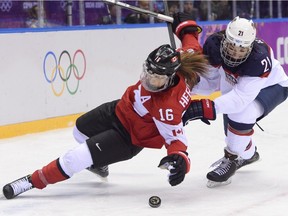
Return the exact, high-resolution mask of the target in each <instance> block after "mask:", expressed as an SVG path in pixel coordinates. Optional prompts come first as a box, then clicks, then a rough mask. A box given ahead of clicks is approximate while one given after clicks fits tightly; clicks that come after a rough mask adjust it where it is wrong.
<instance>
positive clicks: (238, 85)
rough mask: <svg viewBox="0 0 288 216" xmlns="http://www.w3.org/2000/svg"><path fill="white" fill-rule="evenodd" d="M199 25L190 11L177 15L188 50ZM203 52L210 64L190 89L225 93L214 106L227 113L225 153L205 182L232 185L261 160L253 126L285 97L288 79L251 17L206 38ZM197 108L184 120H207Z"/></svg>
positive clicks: (176, 25)
mask: <svg viewBox="0 0 288 216" xmlns="http://www.w3.org/2000/svg"><path fill="white" fill-rule="evenodd" d="M195 26H197V24H196V23H195V22H194V21H193V20H192V19H191V17H190V16H189V15H187V14H183V13H177V14H175V15H174V22H173V31H174V33H175V34H176V35H177V36H178V37H179V39H180V40H181V42H182V46H183V47H184V49H189V46H190V44H191V41H193V42H195V37H194V36H195V34H194V33H193V32H195V31H196V30H197V28H196V27H195ZM195 28H196V29H195ZM203 54H204V55H205V56H207V57H208V60H209V63H210V69H209V73H207V74H204V76H201V77H200V81H199V83H198V84H197V85H196V86H195V87H194V88H193V90H192V92H193V93H195V94H201V95H209V94H210V93H212V92H214V91H220V92H221V96H220V97H218V98H216V99H215V100H214V103H212V105H214V108H215V110H216V114H220V113H222V114H223V116H224V130H225V142H226V147H225V149H224V157H223V158H221V159H220V160H218V161H217V162H215V163H214V164H213V165H215V166H214V170H212V171H211V172H209V173H208V174H207V178H208V183H207V186H208V187H215V186H218V185H222V184H228V183H230V182H231V176H233V175H234V174H235V172H236V171H237V170H238V169H239V168H241V167H243V166H244V165H247V164H250V163H253V162H255V161H257V160H258V159H259V154H258V152H257V148H256V144H255V143H254V142H252V135H253V126H254V125H255V124H256V122H257V121H259V120H260V119H262V118H263V117H265V116H267V115H268V114H269V113H270V112H271V111H272V110H273V109H274V108H275V107H277V106H278V105H279V104H280V103H282V102H283V101H285V100H286V98H287V95H288V88H287V87H288V77H287V75H286V73H285V71H284V70H283V68H282V66H281V65H280V63H279V61H278V60H277V59H275V58H274V54H273V50H272V49H271V47H270V46H269V45H267V44H266V43H265V42H264V41H263V40H261V39H259V38H257V37H256V28H255V25H254V23H253V21H252V20H247V19H244V18H240V17H235V18H234V19H233V20H232V21H231V22H230V23H229V24H228V26H227V28H226V30H224V31H220V32H215V33H214V34H212V35H210V36H209V37H208V38H207V40H206V41H205V43H204V45H203ZM193 105H194V104H193ZM196 111H197V113H198V114H195V109H194V106H190V107H189V108H188V110H187V112H186V113H185V114H184V116H183V121H184V122H188V121H189V120H191V119H196V118H197V116H198V118H201V119H202V120H205V121H207V120H209V119H205V118H203V115H201V112H200V113H199V109H198V110H196Z"/></svg>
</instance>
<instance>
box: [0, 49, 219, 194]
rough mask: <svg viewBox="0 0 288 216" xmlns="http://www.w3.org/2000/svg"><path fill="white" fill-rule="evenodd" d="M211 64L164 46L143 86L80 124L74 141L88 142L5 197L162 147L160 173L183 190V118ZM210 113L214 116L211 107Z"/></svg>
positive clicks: (186, 164)
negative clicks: (165, 171)
mask: <svg viewBox="0 0 288 216" xmlns="http://www.w3.org/2000/svg"><path fill="white" fill-rule="evenodd" d="M207 64H208V62H207V60H206V59H205V58H204V57H203V56H202V55H201V54H198V53H189V52H182V53H181V57H180V53H179V52H178V51H176V50H174V49H172V48H171V47H170V46H169V45H162V46H160V47H159V48H157V49H156V50H154V51H153V52H151V53H150V54H149V56H148V58H147V59H146V61H145V62H144V64H143V71H142V73H141V76H140V80H139V81H138V82H137V83H136V84H135V85H132V86H130V87H128V88H127V90H126V92H125V93H124V94H123V96H122V98H121V99H120V100H115V101H112V102H108V103H104V104H102V105H100V106H99V107H97V108H95V109H93V110H91V111H90V112H88V113H86V114H84V115H83V116H81V117H80V118H79V119H78V120H77V122H76V128H75V130H74V136H75V138H79V139H78V140H79V141H81V139H82V138H83V137H86V138H88V139H87V140H86V141H85V139H83V140H84V141H83V143H82V144H81V145H79V146H78V147H76V148H74V149H71V150H69V151H67V152H66V153H65V154H64V155H63V156H60V157H59V158H57V159H56V160H53V161H52V162H50V163H49V164H48V165H46V166H44V167H43V168H42V169H39V170H36V171H34V172H33V173H32V174H31V175H27V176H24V177H22V178H20V179H18V180H15V181H13V182H11V183H9V184H7V185H5V186H4V187H3V194H4V196H5V197H6V198H7V199H12V198H14V197H16V196H18V195H19V194H21V193H23V192H25V191H27V190H30V189H32V188H37V189H43V188H45V187H46V186H47V185H49V184H54V183H57V182H60V181H64V180H66V179H68V178H70V177H72V176H73V175H74V174H75V173H77V172H80V171H81V170H84V169H86V168H88V167H91V166H92V165H93V166H94V167H103V166H107V165H109V164H112V163H116V162H119V161H124V160H128V159H131V158H132V157H134V156H135V155H137V154H138V153H139V152H140V151H141V150H142V149H143V148H156V149H160V148H162V147H163V146H165V147H166V149H167V156H165V157H164V158H163V159H162V160H160V163H159V167H160V168H167V169H168V170H169V172H170V175H169V183H170V184H171V185H172V186H175V185H178V184H180V183H181V182H182V181H183V180H184V177H185V174H186V173H188V172H189V169H190V161H189V158H188V154H187V152H186V150H187V145H188V142H187V139H186V136H185V132H184V128H183V123H182V115H183V113H184V112H185V111H186V109H187V108H188V106H189V105H190V103H191V98H190V90H191V89H192V88H193V86H194V85H195V84H196V83H197V82H198V79H199V76H200V75H203V74H204V73H205V72H206V69H207ZM208 105H209V104H208ZM206 111H207V115H211V116H213V115H215V114H214V113H213V109H211V104H210V106H207V107H206ZM81 133H82V135H83V137H82V138H81ZM75 134H78V135H75Z"/></svg>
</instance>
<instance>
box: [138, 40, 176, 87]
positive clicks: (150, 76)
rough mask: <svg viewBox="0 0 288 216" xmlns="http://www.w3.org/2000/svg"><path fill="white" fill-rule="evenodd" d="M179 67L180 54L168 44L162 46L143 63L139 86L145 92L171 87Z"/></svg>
mask: <svg viewBox="0 0 288 216" xmlns="http://www.w3.org/2000/svg"><path fill="white" fill-rule="evenodd" d="M180 66H181V60H180V53H179V52H177V51H176V50H175V49H173V48H172V47H171V46H170V45H168V44H166V45H162V46H160V47H158V48H157V49H155V50H154V51H153V52H151V53H150V54H149V56H148V57H147V59H146V61H145V62H144V64H143V72H142V74H141V76H140V81H141V84H142V85H143V87H144V88H145V89H146V90H147V91H151V92H158V91H162V90H164V89H166V88H168V87H169V86H171V85H172V83H173V79H174V76H175V74H176V72H177V70H178V69H179V67H180Z"/></svg>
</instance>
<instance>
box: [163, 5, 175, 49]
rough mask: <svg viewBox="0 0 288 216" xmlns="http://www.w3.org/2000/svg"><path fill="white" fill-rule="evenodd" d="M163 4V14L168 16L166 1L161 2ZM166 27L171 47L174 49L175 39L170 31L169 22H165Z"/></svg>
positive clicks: (170, 25)
mask: <svg viewBox="0 0 288 216" xmlns="http://www.w3.org/2000/svg"><path fill="white" fill-rule="evenodd" d="M163 3H164V9H165V14H166V15H168V14H169V7H168V3H167V0H163ZM167 27H168V34H169V39H170V43H171V47H172V48H174V49H176V43H175V38H174V34H173V31H172V24H171V22H167Z"/></svg>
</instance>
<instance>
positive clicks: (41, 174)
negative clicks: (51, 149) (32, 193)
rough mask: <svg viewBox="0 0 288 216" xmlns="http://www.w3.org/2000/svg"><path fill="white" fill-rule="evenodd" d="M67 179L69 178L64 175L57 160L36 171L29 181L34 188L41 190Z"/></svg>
mask: <svg viewBox="0 0 288 216" xmlns="http://www.w3.org/2000/svg"><path fill="white" fill-rule="evenodd" d="M68 178H69V176H68V175H66V174H65V173H64V171H63V170H62V168H61V166H60V164H59V159H57V160H54V161H52V162H51V163H49V164H48V165H47V166H44V167H43V168H42V169H40V170H36V171H35V172H34V173H33V174H32V176H31V181H32V184H33V186H34V187H35V188H38V189H43V188H45V187H46V186H47V185H48V184H54V183H57V182H60V181H64V180H66V179H68Z"/></svg>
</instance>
